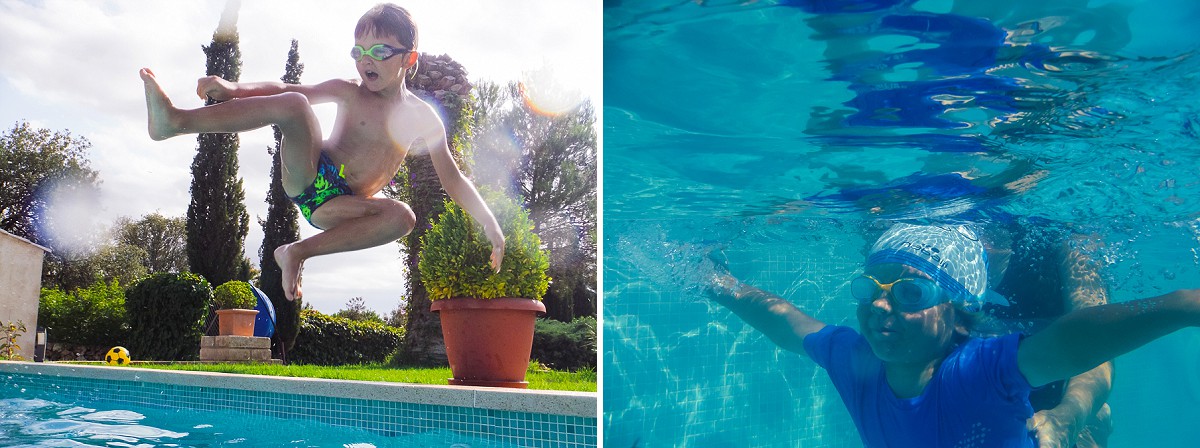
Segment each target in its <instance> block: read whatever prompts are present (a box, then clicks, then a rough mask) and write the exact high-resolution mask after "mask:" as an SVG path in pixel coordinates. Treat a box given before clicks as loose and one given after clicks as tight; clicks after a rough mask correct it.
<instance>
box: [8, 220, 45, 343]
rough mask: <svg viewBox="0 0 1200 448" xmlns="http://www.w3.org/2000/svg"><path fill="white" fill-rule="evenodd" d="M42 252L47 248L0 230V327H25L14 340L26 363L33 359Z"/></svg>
mask: <svg viewBox="0 0 1200 448" xmlns="http://www.w3.org/2000/svg"><path fill="white" fill-rule="evenodd" d="M46 252H48V249H46V248H44V247H42V246H39V245H37V244H33V243H31V242H29V241H28V240H26V239H24V238H21V237H18V236H16V235H13V234H11V233H8V232H5V231H3V230H0V324H5V325H7V324H8V323H9V322H17V321H20V322H23V323H24V324H25V328H26V329H27V331H26V332H25V333H24V334H22V335H21V337H20V338H18V339H17V345H20V346H21V356H23V357H24V358H25V360H26V361H32V360H33V345H34V338H35V337H36V333H37V311H38V296H39V294H40V293H41V290H42V259H43V258H45V256H46Z"/></svg>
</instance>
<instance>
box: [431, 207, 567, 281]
mask: <svg viewBox="0 0 1200 448" xmlns="http://www.w3.org/2000/svg"><path fill="white" fill-rule="evenodd" d="M486 196H487V198H488V201H487V202H488V204H489V206H490V207H491V209H492V212H493V214H494V215H495V216H496V221H497V222H499V223H500V227H501V228H502V229H503V230H504V238H505V244H504V261H503V263H501V265H500V272H493V271H492V268H491V264H490V263H491V261H490V258H491V254H492V244H491V242H489V241H488V239H487V236H486V235H484V233H483V228H482V226H480V225H479V224H478V223H476V222H475V220H474V219H472V218H471V216H470V215H468V214H467V213H466V212H465V211H463V209H462V207H459V206H458V205H457V204H455V203H454V202H451V201H446V203H445V207H446V211H445V212H442V214H440V215H438V217H437V219H436V220H435V222H434V223H433V227H432V228H430V229H429V232H428V233H426V234H425V236H424V237H422V238H421V247H422V248H423V249H421V255H420V260H419V261H418V263H417V269H419V270H420V272H421V279H422V281H423V282H424V284H425V289H426V290H427V291H428V292H429V298H430V300H440V299H448V298H451V297H473V298H481V299H494V298H497V297H525V298H530V299H537V300H541V299H542V296H544V295H546V289H547V287H548V286H549V284H550V277H549V276H547V275H546V271H547V270H548V269H550V256H549V254H548V253H547V252H546V251H545V250H542V248H541V245H542V240H541V239H540V238H538V236H537V234H535V233H533V221H531V220H530V219H529V212H526V211H525V209H523V208H521V206H520V205H518V204H517V203H516V202H514V201H513V200H512V199H509V198H506V197H504V196H503V195H499V194H487V195H486Z"/></svg>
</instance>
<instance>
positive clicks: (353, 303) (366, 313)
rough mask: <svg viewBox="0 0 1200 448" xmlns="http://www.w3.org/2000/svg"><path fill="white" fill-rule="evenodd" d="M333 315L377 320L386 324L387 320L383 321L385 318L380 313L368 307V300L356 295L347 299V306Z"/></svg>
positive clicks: (353, 318) (361, 319)
mask: <svg viewBox="0 0 1200 448" xmlns="http://www.w3.org/2000/svg"><path fill="white" fill-rule="evenodd" d="M333 316H334V317H340V318H343V319H349V320H353V321H357V322H375V323H380V324H386V322H384V321H383V318H382V317H380V316H379V313H376V312H374V311H371V310H370V309H368V308H367V302H366V300H363V298H362V297H355V298H352V299H350V300H347V301H346V307H345V308H342V309H341V310H339V311H338V312H336V313H333Z"/></svg>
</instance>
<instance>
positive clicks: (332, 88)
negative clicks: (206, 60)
mask: <svg viewBox="0 0 1200 448" xmlns="http://www.w3.org/2000/svg"><path fill="white" fill-rule="evenodd" d="M356 87H357V84H355V83H354V81H351V80H347V79H331V80H329V81H325V82H322V83H319V84H287V83H282V82H230V81H226V80H224V79H222V78H220V77H217V76H208V77H204V78H200V80H199V81H196V95H198V96H199V97H200V98H201V99H205V98H212V99H214V100H217V101H226V100H231V99H234V98H249V97H254V96H269V95H278V94H280V93H285V92H297V93H300V94H301V95H304V96H305V97H306V98H308V102H309V103H312V104H320V103H330V102H335V101H339V100H340V99H342V98H346V97H348V96H349V95H350V94H351V92H352V91H353V90H354V89H355V88H356Z"/></svg>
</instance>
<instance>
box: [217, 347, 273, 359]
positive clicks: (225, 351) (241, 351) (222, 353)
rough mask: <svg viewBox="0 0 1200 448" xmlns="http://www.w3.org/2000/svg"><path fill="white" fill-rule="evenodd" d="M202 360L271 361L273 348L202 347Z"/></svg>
mask: <svg viewBox="0 0 1200 448" xmlns="http://www.w3.org/2000/svg"><path fill="white" fill-rule="evenodd" d="M200 360H201V361H264V362H265V361H270V360H271V349H259V348H213V347H200Z"/></svg>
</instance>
